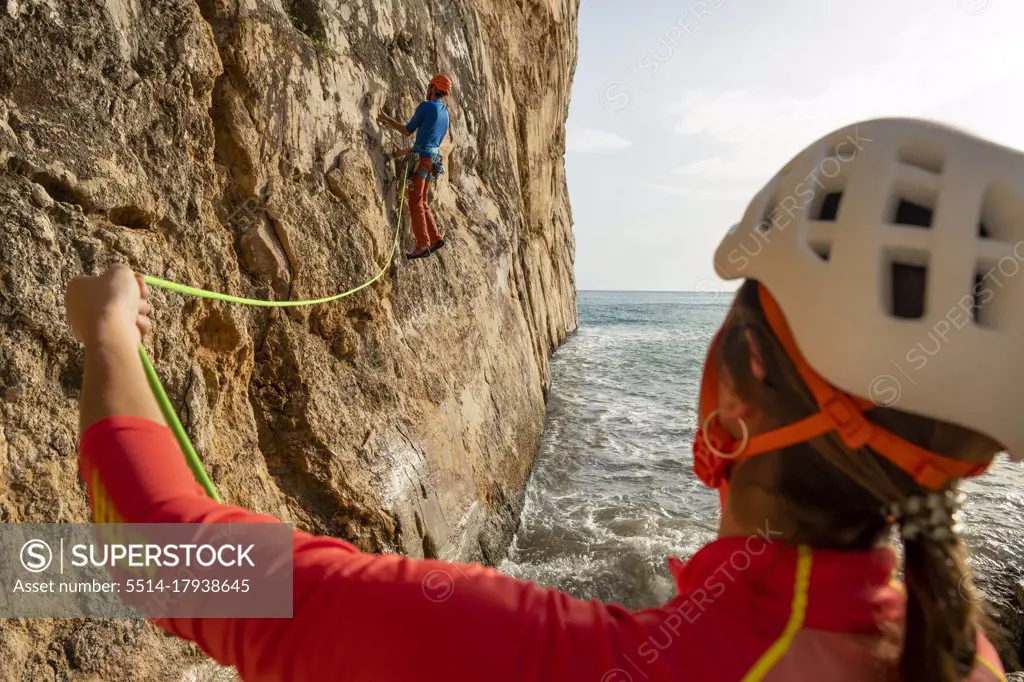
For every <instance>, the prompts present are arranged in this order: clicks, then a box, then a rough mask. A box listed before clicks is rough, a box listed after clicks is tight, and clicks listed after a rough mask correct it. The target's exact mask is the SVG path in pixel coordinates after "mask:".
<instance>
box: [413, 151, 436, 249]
mask: <svg viewBox="0 0 1024 682" xmlns="http://www.w3.org/2000/svg"><path fill="white" fill-rule="evenodd" d="M433 166H434V160H433V159H431V158H430V157H427V156H421V157H420V161H419V163H418V164H417V165H416V171H418V172H417V173H416V174H415V175H413V183H412V192H410V193H409V214H410V215H411V216H412V233H413V235H414V236H415V237H416V248H417V249H422V248H426V247H428V246H431V245H433V244H436V243H437V242H438V241H439V240H440V239H441V233H440V232H438V230H437V221H436V220H434V214H433V212H431V210H430V204H429V195H430V192H429V191H428V188H429V187H430V180H429V179H428V178H425V177H423V175H421V174H420V173H428V174H429V173H430V171H431V169H432V168H433Z"/></svg>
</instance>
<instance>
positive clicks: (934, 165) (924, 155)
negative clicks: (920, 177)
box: [896, 140, 946, 175]
mask: <svg viewBox="0 0 1024 682" xmlns="http://www.w3.org/2000/svg"><path fill="white" fill-rule="evenodd" d="M896 158H897V159H899V161H900V163H903V164H906V165H908V166H913V167H914V168H919V169H920V170H923V171H927V172H929V173H934V174H935V175H941V174H942V166H943V164H944V162H945V160H946V159H945V154H943V152H942V148H941V147H937V146H936V145H934V144H932V143H930V142H925V141H924V140H908V141H907V142H906V143H905V144H903V146H901V147H900V150H899V152H897V155H896Z"/></svg>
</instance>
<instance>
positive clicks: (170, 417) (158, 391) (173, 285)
mask: <svg viewBox="0 0 1024 682" xmlns="http://www.w3.org/2000/svg"><path fill="white" fill-rule="evenodd" d="M411 159H412V157H411V156H410V157H409V159H408V160H407V161H406V162H405V170H404V171H403V172H402V175H401V176H399V177H400V184H399V187H400V188H401V199H400V200H399V202H398V220H397V221H396V224H395V239H394V241H393V242H392V244H391V252H390V253H389V254H388V258H387V261H386V262H385V263H384V266H383V267H382V268H381V269H380V272H378V273H377V274H376V275H374V276H373V278H371V279H369V280H367V281H365V282H363V283H362V284H360V285H359V286H357V287H355V288H353V289H349V290H348V291H344V292H342V293H340V294H335V295H334V296H327V297H325V298H315V299H307V300H301V301H264V300H261V299H258V298H242V297H240V296H231V295H229V294H222V293H219V292H216V291H207V290H206V289H199V288H196V287H190V286H188V285H186V284H179V283H178V282H171V281H168V280H165V279H160V278H158V277H152V276H150V275H145V276H144V277H143V279H144V280H145V282H146V284H148V285H150V286H154V287H157V288H160V289H166V290H168V291H174V292H177V293H179V294H184V295H186V296H198V297H199V298H207V299H211V300H214V301H224V302H225V303H235V304H238V305H250V306H259V307H262V308H294V307H297V306H305V305H317V304H320V303H330V302H331V301H337V300H339V299H342V298H345V297H346V296H351V295H352V294H355V293H357V292H359V291H362V290H363V289H365V288H366V287H368V286H370V285H371V284H373V283H374V282H376V281H377V280H379V279H380V278H381V277H383V276H384V273H386V272H387V271H388V269H390V268H391V264H392V263H393V262H394V260H395V251H397V250H398V242H399V238H400V237H401V235H402V213H403V211H404V210H405V195H406V193H407V188H406V187H405V178H406V176H407V175H408V172H409V164H410V161H411ZM139 357H141V358H142V366H143V368H145V370H146V378H147V379H148V380H149V387H150V389H151V390H152V391H153V396H154V397H155V398H156V401H157V403H159V405H160V411H161V412H162V413H163V415H164V419H165V420H166V421H167V425H168V426H169V427H170V428H171V431H173V432H174V437H175V438H176V439H177V441H178V445H179V446H180V447H181V451H182V452H183V453H184V454H185V461H186V462H188V466H189V468H190V469H192V474H193V475H194V476H195V478H196V481H197V482H198V483H199V485H201V486H202V487H203V490H205V491H206V494H207V495H209V496H210V497H211V498H212V499H214V500H216V501H217V502H220V496H219V495H218V494H217V489H216V488H215V487H214V485H213V482H212V481H211V480H210V477H209V476H207V474H206V470H205V469H204V468H203V463H202V462H201V461H200V460H199V455H198V454H197V453H196V449H195V448H194V447H193V446H192V441H191V440H190V439H189V437H188V434H187V433H186V432H185V427H184V426H182V424H181V420H179V419H178V415H177V414H176V413H175V411H174V406H173V405H171V400H170V398H168V397H167V391H165V390H164V387H163V384H161V383H160V377H158V376H157V373H156V369H154V368H153V362H152V361H151V360H150V359H149V354H148V353H146V349H145V347H144V346H139Z"/></svg>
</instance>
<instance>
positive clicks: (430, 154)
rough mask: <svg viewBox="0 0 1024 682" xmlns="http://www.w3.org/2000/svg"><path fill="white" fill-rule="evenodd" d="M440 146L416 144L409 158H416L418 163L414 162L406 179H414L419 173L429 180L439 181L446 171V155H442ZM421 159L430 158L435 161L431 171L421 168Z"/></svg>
mask: <svg viewBox="0 0 1024 682" xmlns="http://www.w3.org/2000/svg"><path fill="white" fill-rule="evenodd" d="M440 150H441V148H440V147H426V146H416V147H413V148H412V152H411V153H410V155H409V158H410V159H412V158H415V159H416V163H414V164H412V166H411V168H410V170H409V171H408V172H407V173H406V181H409V180H413V179H414V178H415V177H416V176H417V175H418V176H420V177H421V178H423V179H424V180H426V181H427V182H431V181H437V179H438V177H440V175H441V174H442V173H444V157H443V156H441V151H440ZM420 159H430V160H431V161H432V162H433V166H431V168H430V170H429V171H425V170H419V162H420Z"/></svg>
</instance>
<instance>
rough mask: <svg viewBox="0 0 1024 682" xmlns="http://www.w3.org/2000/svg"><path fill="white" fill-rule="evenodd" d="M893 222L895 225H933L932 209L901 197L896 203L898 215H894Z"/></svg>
mask: <svg viewBox="0 0 1024 682" xmlns="http://www.w3.org/2000/svg"><path fill="white" fill-rule="evenodd" d="M892 222H893V224H895V225H908V226H910V227H931V226H932V209H930V208H927V207H925V206H922V205H920V204H917V203H914V202H912V201H907V200H906V199H899V200H897V203H896V215H894V216H893V218H892Z"/></svg>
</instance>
